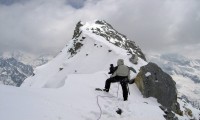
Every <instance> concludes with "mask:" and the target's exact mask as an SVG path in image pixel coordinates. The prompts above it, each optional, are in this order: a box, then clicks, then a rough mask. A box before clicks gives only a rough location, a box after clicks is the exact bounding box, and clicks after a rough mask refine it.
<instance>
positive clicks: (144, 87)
mask: <svg viewBox="0 0 200 120" xmlns="http://www.w3.org/2000/svg"><path fill="white" fill-rule="evenodd" d="M135 83H136V85H137V86H138V88H139V90H140V91H141V93H142V94H143V96H144V97H155V98H157V101H158V102H159V103H160V104H161V105H163V106H164V107H166V108H167V109H170V110H172V111H174V112H176V113H180V108H179V104H178V102H177V90H176V83H175V82H174V80H173V79H172V77H171V76H170V75H168V74H167V73H165V72H163V71H162V70H161V68H159V67H158V66H157V65H156V64H154V63H151V62H150V63H148V64H147V65H146V66H143V67H141V68H140V72H139V73H138V75H137V77H136V79H135Z"/></svg>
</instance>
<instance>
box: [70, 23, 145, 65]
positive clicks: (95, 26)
mask: <svg viewBox="0 0 200 120" xmlns="http://www.w3.org/2000/svg"><path fill="white" fill-rule="evenodd" d="M88 33H90V34H93V35H96V36H100V37H103V38H104V40H106V41H108V42H109V43H112V44H113V45H115V46H118V47H120V48H123V49H125V50H127V53H129V54H137V55H138V56H139V57H140V58H142V59H143V60H145V61H146V58H145V56H144V54H143V52H142V51H141V49H140V48H139V47H138V46H136V44H135V42H134V41H132V40H129V39H128V38H127V37H126V36H125V35H123V34H121V33H119V32H118V31H116V30H115V29H114V28H113V27H112V26H111V25H110V24H109V23H107V22H106V21H104V20H95V21H91V22H85V23H83V22H81V21H80V22H78V23H77V25H76V29H75V30H74V35H73V39H77V38H78V37H80V36H81V35H82V36H83V37H84V34H88Z"/></svg>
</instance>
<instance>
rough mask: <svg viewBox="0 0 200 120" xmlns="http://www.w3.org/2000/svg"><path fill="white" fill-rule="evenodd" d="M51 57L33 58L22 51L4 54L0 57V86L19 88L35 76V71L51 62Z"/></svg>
mask: <svg viewBox="0 0 200 120" xmlns="http://www.w3.org/2000/svg"><path fill="white" fill-rule="evenodd" d="M52 58H53V57H52V56H51V55H40V56H33V55H30V54H28V53H25V52H22V51H12V52H4V53H3V54H2V55H1V56H0V84H4V85H12V86H17V87H19V86H20V85H21V84H22V82H23V81H24V80H25V79H26V78H27V77H29V76H31V75H32V74H33V69H34V68H35V67H37V66H40V65H43V64H45V63H47V62H48V61H49V60H51V59H52Z"/></svg>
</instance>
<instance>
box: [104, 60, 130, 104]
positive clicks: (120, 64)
mask: <svg viewBox="0 0 200 120" xmlns="http://www.w3.org/2000/svg"><path fill="white" fill-rule="evenodd" d="M111 69H112V70H113V68H110V70H111ZM129 79H130V70H129V67H128V66H126V65H124V60H123V59H119V60H118V61H117V67H116V70H115V71H114V73H113V74H112V75H111V77H110V78H108V79H107V80H106V83H105V89H103V90H104V91H106V92H109V89H110V85H111V83H114V82H120V84H121V86H122V91H123V98H124V101H126V100H128V89H127V85H128V82H126V81H128V80H129Z"/></svg>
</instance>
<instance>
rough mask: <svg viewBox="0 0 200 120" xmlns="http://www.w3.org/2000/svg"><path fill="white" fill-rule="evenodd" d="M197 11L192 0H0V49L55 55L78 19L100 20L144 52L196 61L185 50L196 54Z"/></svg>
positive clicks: (199, 17)
mask: <svg viewBox="0 0 200 120" xmlns="http://www.w3.org/2000/svg"><path fill="white" fill-rule="evenodd" d="M199 9H200V2H199V1H198V0H190V1H189V0H165V1H163V0H151V1H145V0H77V1H74V0H58V1H55V0H48V1H46V0H28V1H26V0H7V1H5V0H0V26H1V27H0V51H5V50H10V49H21V50H23V51H26V52H30V53H32V54H40V53H41V52H44V53H52V54H56V53H57V52H59V51H60V50H61V49H62V48H63V47H64V45H65V44H66V42H67V41H68V40H70V39H71V37H72V35H73V30H74V27H75V24H76V23H77V22H78V21H79V20H82V21H90V20H94V19H104V20H106V21H107V22H109V23H110V24H111V25H113V27H114V28H115V29H117V30H118V31H119V32H121V33H123V34H125V35H127V37H128V38H130V39H131V40H134V41H135V42H136V44H137V45H139V46H140V47H141V49H142V50H144V51H145V52H146V53H149V52H159V53H161V52H169V51H170V52H180V53H183V54H189V53H190V55H191V56H197V57H200V56H198V55H195V54H196V53H194V52H188V51H194V50H195V51H196V50H198V51H199V48H198V47H197V45H198V44H200V41H199V38H200V32H199V31H200V12H199V11H200V10H199ZM192 46H196V47H194V49H191V48H192ZM188 48H190V49H188ZM191 53H193V54H191ZM199 55H200V54H199Z"/></svg>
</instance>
